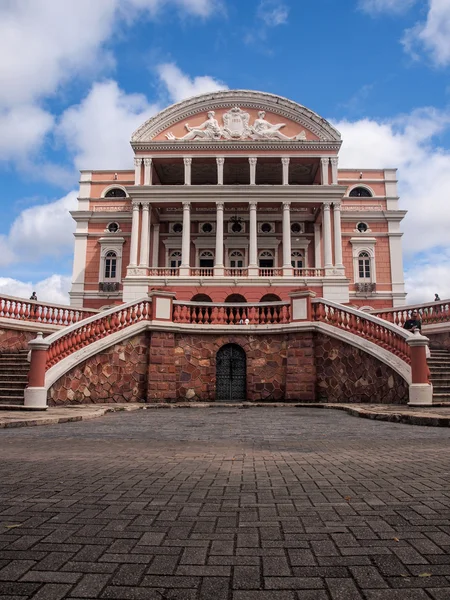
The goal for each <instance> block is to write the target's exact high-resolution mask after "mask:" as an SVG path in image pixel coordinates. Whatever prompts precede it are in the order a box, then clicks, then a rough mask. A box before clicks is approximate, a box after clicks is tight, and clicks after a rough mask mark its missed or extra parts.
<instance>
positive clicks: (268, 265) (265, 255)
mask: <svg viewBox="0 0 450 600" xmlns="http://www.w3.org/2000/svg"><path fill="white" fill-rule="evenodd" d="M273 266H274V258H273V252H271V251H270V250H263V251H262V252H260V254H259V268H260V269H273Z"/></svg>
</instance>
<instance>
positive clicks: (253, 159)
mask: <svg viewBox="0 0 450 600" xmlns="http://www.w3.org/2000/svg"><path fill="white" fill-rule="evenodd" d="M257 161H258V159H257V158H256V156H250V158H249V159H248V162H249V163H250V185H255V181H256V163H257Z"/></svg>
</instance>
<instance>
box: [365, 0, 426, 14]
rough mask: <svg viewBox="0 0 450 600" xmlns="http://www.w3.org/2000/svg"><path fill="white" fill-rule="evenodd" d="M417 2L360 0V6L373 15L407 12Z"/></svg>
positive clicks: (404, 0) (414, 0) (407, 0)
mask: <svg viewBox="0 0 450 600" xmlns="http://www.w3.org/2000/svg"><path fill="white" fill-rule="evenodd" d="M415 2H416V0H360V1H359V7H360V8H361V9H362V10H363V11H365V12H367V13H369V14H371V15H378V14H381V13H392V14H399V13H403V12H406V11H407V10H408V9H409V8H411V6H412V5H413V4H415Z"/></svg>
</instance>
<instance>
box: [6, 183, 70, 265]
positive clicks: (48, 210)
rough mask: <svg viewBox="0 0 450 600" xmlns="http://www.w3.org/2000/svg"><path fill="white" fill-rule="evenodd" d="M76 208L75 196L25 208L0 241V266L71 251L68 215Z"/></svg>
mask: <svg viewBox="0 0 450 600" xmlns="http://www.w3.org/2000/svg"><path fill="white" fill-rule="evenodd" d="M76 206H77V193H76V192H69V193H68V194H67V195H66V196H64V197H63V198H60V199H59V200H56V201H55V202H50V203H48V204H41V205H38V206H32V207H31V208H26V209H25V210H23V211H22V212H21V213H20V215H19V216H18V217H17V218H16V219H15V221H14V222H13V224H12V225H11V228H10V230H9V233H8V235H6V236H5V235H3V236H1V237H0V266H3V267H4V266H7V265H10V264H13V263H17V262H20V261H22V262H26V263H27V264H30V263H35V262H38V261H39V260H42V259H43V258H44V257H49V256H52V257H60V256H63V255H65V254H67V253H69V252H72V250H73V236H72V233H73V231H74V230H75V222H74V221H73V219H72V217H71V216H70V214H69V211H70V210H74V209H75V208H76Z"/></svg>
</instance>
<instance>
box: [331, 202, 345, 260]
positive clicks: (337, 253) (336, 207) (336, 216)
mask: <svg viewBox="0 0 450 600" xmlns="http://www.w3.org/2000/svg"><path fill="white" fill-rule="evenodd" d="M333 222H334V264H335V266H336V267H337V268H338V269H342V270H343V269H344V265H343V264H342V233H341V203H340V202H334V203H333Z"/></svg>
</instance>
